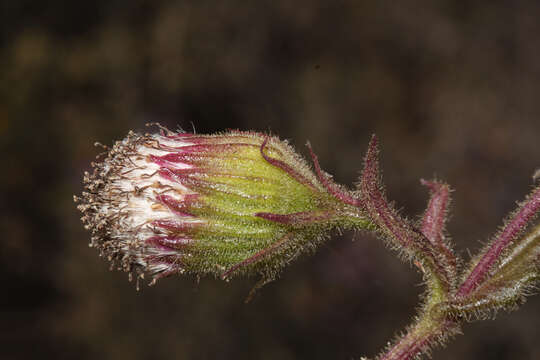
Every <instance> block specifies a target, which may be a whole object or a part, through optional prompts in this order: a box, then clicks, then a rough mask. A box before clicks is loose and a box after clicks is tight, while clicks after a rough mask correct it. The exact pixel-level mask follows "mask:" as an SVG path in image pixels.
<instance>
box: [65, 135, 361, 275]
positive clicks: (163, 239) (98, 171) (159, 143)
mask: <svg viewBox="0 0 540 360" xmlns="http://www.w3.org/2000/svg"><path fill="white" fill-rule="evenodd" d="M315 159H316V158H315ZM93 167H94V171H93V173H92V174H89V173H85V177H84V182H85V188H86V191H85V192H83V194H82V196H81V197H76V199H75V200H76V201H78V202H79V205H78V209H79V210H80V211H81V212H82V214H83V216H82V221H83V223H84V224H85V227H86V228H87V229H89V230H90V231H91V232H92V238H91V242H90V246H91V247H96V248H98V249H99V251H100V253H101V255H103V256H106V257H108V258H109V260H110V261H111V262H112V263H113V264H114V265H115V266H117V267H118V268H119V269H122V270H125V271H128V272H129V273H130V274H131V273H133V272H135V273H136V274H137V275H138V276H141V277H142V276H143V275H144V274H145V273H149V274H151V275H153V276H154V281H155V280H156V279H158V278H160V277H164V276H168V275H171V274H174V273H184V272H187V273H193V274H197V275H204V274H213V275H216V276H220V277H222V278H224V279H226V278H229V277H231V276H233V275H237V274H242V273H245V274H253V273H260V274H262V275H263V277H264V278H266V279H271V278H274V277H275V275H276V274H277V273H278V272H279V271H280V270H281V269H282V268H283V267H284V266H285V265H286V264H287V263H289V262H290V261H291V260H292V259H294V258H296V257H297V256H298V255H300V254H301V253H303V252H306V251H309V250H313V249H315V248H316V246H317V245H318V244H319V243H320V242H321V241H322V239H324V238H325V237H324V234H325V231H326V230H328V229H330V228H332V227H334V226H336V225H339V226H342V227H343V226H345V227H346V226H361V227H366V226H367V222H366V220H365V219H364V218H363V217H362V216H361V214H360V213H359V210H358V208H357V207H356V206H353V205H352V204H350V203H349V204H348V203H347V202H344V201H342V199H340V197H339V196H336V194H338V193H339V194H341V196H345V197H346V198H350V199H352V197H353V194H351V193H348V192H347V191H346V190H344V189H342V188H338V187H337V186H335V185H332V184H330V180H329V179H328V178H327V177H326V175H323V174H322V172H321V171H320V169H319V168H318V164H317V170H318V174H319V178H317V177H316V176H315V175H314V174H313V172H312V171H311V170H310V168H309V167H308V165H307V164H306V163H305V161H304V160H303V159H302V158H300V157H299V156H298V155H297V154H296V153H295V152H294V150H293V149H292V148H291V147H290V146H289V145H288V144H287V143H286V142H284V141H281V140H279V139H277V138H275V137H272V136H268V135H265V134H261V133H255V132H240V131H229V132H226V133H222V134H217V135H196V134H188V133H182V132H178V133H176V132H171V131H169V130H166V129H163V128H162V130H161V132H160V133H156V134H145V135H141V134H137V133H134V132H130V133H129V134H128V136H127V137H126V138H125V139H124V140H122V141H118V142H116V143H115V144H114V146H113V147H112V148H111V149H109V151H108V153H107V155H106V157H105V159H104V160H103V161H101V162H99V163H94V164H93ZM330 185H331V186H332V187H330Z"/></svg>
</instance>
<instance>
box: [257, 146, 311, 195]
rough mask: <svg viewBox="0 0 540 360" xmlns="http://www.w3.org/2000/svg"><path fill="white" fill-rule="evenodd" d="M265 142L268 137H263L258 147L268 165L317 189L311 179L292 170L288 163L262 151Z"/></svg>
mask: <svg viewBox="0 0 540 360" xmlns="http://www.w3.org/2000/svg"><path fill="white" fill-rule="evenodd" d="M267 143H268V137H266V138H265V139H264V141H263V143H262V144H261V147H260V151H261V155H262V157H263V158H264V160H266V161H267V162H268V163H269V164H270V165H273V166H275V167H277V168H280V169H281V170H283V171H285V172H286V173H287V174H289V176H291V177H292V178H294V179H295V180H296V181H298V182H300V183H301V184H304V185H305V186H307V187H310V188H311V189H313V190H315V191H317V188H316V187H315V185H313V183H312V182H311V181H309V180H308V179H307V178H306V177H305V176H303V175H302V174H300V173H299V172H297V171H296V170H294V169H293V168H292V167H291V166H289V165H288V164H286V163H284V162H283V161H281V160H278V159H274V158H272V157H270V156H268V155H266V154H265V153H264V148H265V147H266V144H267Z"/></svg>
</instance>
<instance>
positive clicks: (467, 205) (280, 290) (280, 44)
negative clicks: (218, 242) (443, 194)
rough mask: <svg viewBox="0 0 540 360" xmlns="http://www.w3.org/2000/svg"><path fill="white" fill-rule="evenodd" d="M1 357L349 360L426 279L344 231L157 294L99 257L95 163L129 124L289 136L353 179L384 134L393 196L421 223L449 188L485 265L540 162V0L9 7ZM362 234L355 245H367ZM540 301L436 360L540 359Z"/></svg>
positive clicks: (377, 343)
mask: <svg viewBox="0 0 540 360" xmlns="http://www.w3.org/2000/svg"><path fill="white" fill-rule="evenodd" d="M0 4H1V5H0V160H1V161H2V163H3V164H4V165H3V169H4V170H3V171H2V176H1V177H0V186H1V192H0V196H1V198H0V212H1V213H0V231H1V232H0V233H1V234H2V235H1V241H0V269H1V270H0V272H1V273H2V274H3V276H2V285H1V289H2V290H1V293H2V295H1V296H0V311H1V313H0V332H1V333H0V339H1V340H0V358H2V359H35V358H38V357H39V358H41V359H49V358H50V359H57V360H61V359H114V360H120V359H131V360H138V359H281V360H287V359H351V358H358V357H359V356H360V355H368V356H373V355H375V354H376V353H377V352H378V351H379V350H380V349H381V348H382V347H383V346H384V344H385V342H386V341H387V340H389V339H390V338H391V337H392V336H393V335H394V334H395V333H396V332H397V331H398V330H401V329H402V328H403V327H404V326H405V325H406V324H407V323H409V321H410V319H411V317H412V316H413V314H414V313H415V306H416V304H417V301H418V295H419V294H420V293H421V292H422V291H423V287H422V286H420V282H421V278H420V276H419V275H418V274H417V273H416V272H415V271H414V270H413V269H411V268H410V266H409V265H408V264H404V263H402V262H400V261H399V260H397V259H396V258H395V256H394V254H392V253H391V252H389V251H388V250H387V249H385V248H384V246H383V245H382V244H381V242H380V241H378V240H375V239H374V238H373V237H370V236H366V235H356V236H354V235H353V234H352V233H345V234H342V235H340V234H335V236H333V238H332V240H330V241H329V242H328V243H327V244H326V245H325V246H323V247H322V248H321V249H320V250H319V251H318V252H317V254H315V255H314V256H311V257H307V258H304V259H302V260H300V261H298V262H297V263H295V264H294V265H293V266H291V267H290V268H289V269H287V270H286V271H285V273H284V274H283V276H282V278H281V279H280V280H279V281H277V282H275V283H272V284H271V285H268V286H267V287H265V288H264V289H263V290H262V291H261V292H260V293H259V294H258V296H257V297H256V298H255V300H254V301H253V302H252V303H250V304H248V305H244V304H243V301H244V299H245V297H246V295H247V293H248V292H249V290H250V288H251V286H252V285H253V284H254V282H255V280H254V279H246V280H236V281H233V282H231V283H225V282H222V281H218V280H214V279H210V278H203V279H201V280H200V282H197V280H196V279H193V278H186V277H175V278H169V279H166V280H162V281H160V282H159V284H158V285H157V286H156V287H153V288H147V287H146V286H144V287H143V290H142V291H140V292H136V291H135V286H134V284H132V283H129V282H128V281H127V275H126V274H124V273H119V272H109V271H108V264H107V263H106V262H105V261H103V260H102V259H100V258H98V256H97V253H96V251H95V250H93V249H89V248H88V246H87V243H88V240H89V233H88V232H86V231H85V230H84V229H83V227H82V225H81V223H80V221H79V217H80V215H79V213H78V211H77V210H76V209H75V205H74V204H73V200H72V196H73V194H79V193H80V192H81V191H82V183H81V179H82V173H83V171H85V170H88V169H89V167H90V162H91V161H92V160H93V159H94V156H95V155H96V154H97V153H98V152H99V151H100V150H99V149H96V148H95V147H94V146H93V143H94V142H95V141H100V142H102V143H104V144H111V143H112V142H113V141H114V140H118V139H121V138H122V137H124V136H125V135H126V133H127V132H128V131H129V130H130V129H135V130H139V131H146V128H145V127H144V124H145V123H147V122H152V121H159V122H161V123H162V124H164V125H167V126H168V127H170V128H173V129H176V128H178V127H182V128H184V129H186V130H191V129H192V128H193V127H194V128H195V130H196V131H197V132H203V133H206V132H215V131H221V130H223V129H227V128H239V129H256V130H263V131H271V132H273V133H276V134H279V135H280V136H281V137H282V138H286V139H291V142H292V143H293V144H294V145H295V146H296V147H297V149H298V150H299V151H300V152H302V153H303V154H304V155H305V154H306V151H305V147H304V143H305V141H306V140H308V139H309V140H310V141H311V143H312V144H313V146H314V148H315V150H316V152H317V153H318V155H319V158H320V160H321V162H322V165H323V167H324V168H325V169H326V170H327V171H328V172H330V173H332V174H335V177H336V178H337V180H338V181H340V182H342V183H345V184H352V183H353V182H354V181H355V180H356V177H357V175H358V171H359V170H360V168H361V165H362V164H361V163H362V156H363V153H364V151H365V147H366V145H367V142H368V140H369V137H370V135H371V134H372V133H377V134H378V135H379V137H380V139H381V143H382V166H383V169H384V174H385V182H386V184H387V187H388V194H389V197H390V198H392V199H394V200H396V203H397V206H398V207H400V208H402V209H403V212H404V213H406V214H409V216H410V217H411V218H415V217H417V216H418V214H420V213H421V212H422V209H423V207H424V205H425V203H426V200H427V192H426V190H425V189H423V188H422V187H421V186H420V184H419V182H418V179H419V178H421V177H425V178H430V177H433V176H437V177H438V178H441V179H445V180H446V181H448V182H449V183H450V184H451V185H452V186H453V187H454V189H456V191H455V192H454V202H453V216H452V218H451V222H450V224H449V232H450V233H451V234H452V238H453V239H454V240H455V242H456V244H457V245H456V246H457V248H458V249H459V252H460V254H461V255H462V256H464V258H466V259H467V258H468V257H469V250H470V251H471V252H472V253H474V252H475V251H476V249H478V248H479V246H480V245H481V241H485V240H486V239H488V238H489V236H490V235H491V234H493V232H494V231H495V230H496V228H497V227H498V226H499V225H500V224H501V219H502V218H503V217H504V216H505V215H506V214H507V213H508V212H509V211H510V210H512V209H513V208H514V206H515V201H517V200H520V199H522V198H523V197H524V196H525V194H526V193H527V192H528V191H529V190H530V187H531V184H532V179H531V175H532V174H533V172H534V170H535V169H536V168H537V167H539V166H540V151H539V147H538V144H539V136H540V101H538V100H539V99H538V97H539V96H538V94H540V43H539V40H538V38H539V34H540V20H538V19H539V16H540V3H539V2H538V1H470V2H458V1H449V0H448V1H447V0H436V1H434V0H418V1H407V2H398V1H352V0H350V1H333V2H329V1H303V0H298V1H289V0H274V1H257V2H255V1H214V2H210V1H183V2H168V1H143V0H131V1H110V0H107V1H105V0H96V1H81V2H79V1H67V0H51V1H28V0H24V1H23V0H18V1H16V0H13V1H6V0H4V1H2V2H0ZM352 240H355V241H352ZM539 325H540V297H539V296H537V297H532V298H530V299H529V301H528V302H527V303H526V304H525V305H524V306H523V307H522V308H520V310H519V311H518V312H515V313H511V314H506V313H501V314H499V316H498V318H497V320H496V321H485V322H478V323H473V324H469V325H466V326H465V327H464V331H465V335H466V336H458V337H457V338H456V339H455V341H453V342H451V343H450V345H449V346H447V347H446V348H445V349H442V350H441V349H437V350H436V351H435V353H434V355H435V358H436V359H440V360H442V359H458V358H459V359H539V358H540V344H539V342H538V327H539Z"/></svg>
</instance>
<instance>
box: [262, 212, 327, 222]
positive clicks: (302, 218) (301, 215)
mask: <svg viewBox="0 0 540 360" xmlns="http://www.w3.org/2000/svg"><path fill="white" fill-rule="evenodd" d="M255 216H257V217H260V218H263V219H265V220H269V221H273V222H277V223H280V224H284V225H302V224H308V223H313V222H318V221H325V220H329V219H331V217H332V213H330V212H328V211H325V212H312V211H302V212H297V213H292V214H274V213H267V212H258V213H256V214H255Z"/></svg>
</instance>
